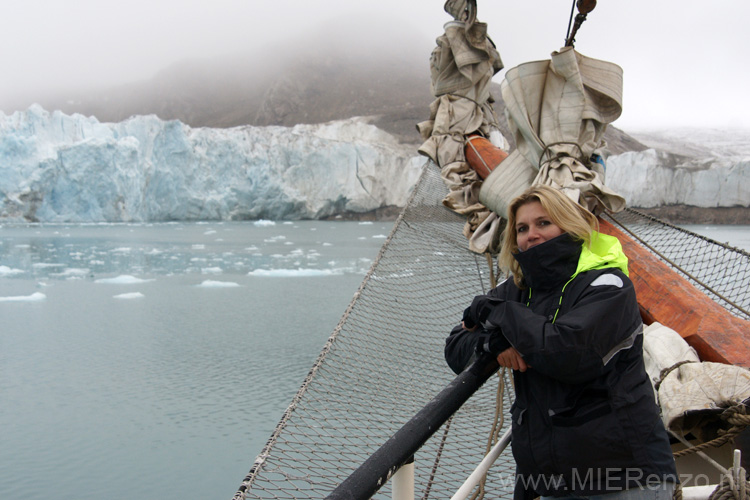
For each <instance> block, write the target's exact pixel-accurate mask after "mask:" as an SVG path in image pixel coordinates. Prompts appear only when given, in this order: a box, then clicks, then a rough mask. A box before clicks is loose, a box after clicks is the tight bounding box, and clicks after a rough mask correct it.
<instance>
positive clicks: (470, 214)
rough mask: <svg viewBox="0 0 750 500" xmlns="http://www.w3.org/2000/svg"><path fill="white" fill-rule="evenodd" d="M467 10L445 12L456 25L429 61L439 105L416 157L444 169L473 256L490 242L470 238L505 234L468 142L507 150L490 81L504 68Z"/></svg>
mask: <svg viewBox="0 0 750 500" xmlns="http://www.w3.org/2000/svg"><path fill="white" fill-rule="evenodd" d="M468 5H469V3H467V2H466V1H451V0H449V1H448V2H446V5H445V10H446V11H447V12H448V13H450V14H451V15H453V16H454V17H455V18H456V20H455V21H451V22H449V23H446V25H445V33H444V34H443V35H441V36H440V37H439V38H438V39H437V47H435V49H434V50H433V52H432V54H431V56H430V73H431V90H432V93H433V95H434V96H435V97H436V99H435V100H434V101H433V102H432V104H431V105H430V118H429V120H426V121H423V122H421V123H419V124H418V125H417V129H418V130H419V132H420V134H421V136H422V138H423V139H424V143H423V144H422V145H421V146H420V147H419V150H418V151H419V153H420V154H422V155H424V156H427V157H428V158H430V159H431V160H432V161H433V162H435V164H437V165H438V166H439V167H440V172H441V177H442V179H443V182H445V184H446V186H447V187H448V189H449V190H450V191H449V193H448V195H447V196H446V197H445V198H444V199H443V204H444V205H445V206H447V207H448V208H450V209H451V210H453V211H455V212H456V213H458V214H461V215H463V216H465V217H466V219H467V221H466V225H465V226H464V231H463V232H464V235H465V236H466V237H467V238H470V247H471V248H472V250H474V251H477V252H480V253H481V252H484V251H486V250H487V248H488V247H490V246H492V242H490V241H481V242H478V243H476V244H475V243H474V242H473V240H472V239H471V235H473V234H474V233H475V232H477V230H478V228H479V227H480V226H482V227H485V226H490V227H492V228H493V230H492V231H487V230H483V231H479V233H480V234H499V231H498V229H500V230H501V229H502V228H500V227H499V222H500V221H499V219H498V217H497V216H496V215H495V214H493V213H492V212H490V211H489V210H488V209H487V207H485V206H484V205H482V204H481V203H480V202H479V188H480V186H481V184H482V180H481V179H480V178H479V177H478V176H477V174H476V172H474V171H473V170H472V169H471V167H470V166H469V164H468V163H467V162H466V158H465V155H464V146H465V143H466V137H467V136H468V135H469V134H479V135H481V136H483V137H488V138H491V139H492V140H493V143H494V144H495V145H496V146H498V147H500V148H504V149H507V148H508V145H507V142H506V141H505V138H504V137H502V134H500V130H499V127H498V125H497V117H496V115H495V112H494V110H493V108H492V101H493V100H492V96H491V94H490V83H491V81H492V77H493V75H495V73H497V72H498V71H500V70H501V69H502V68H503V63H502V61H501V59H500V54H499V53H498V51H497V50H496V48H495V45H494V43H492V40H491V39H490V38H489V37H488V36H487V25H486V24H485V23H481V22H478V21H476V17H475V16H476V10H475V8H474V10H472V9H471V8H469V9H468V12H469V13H470V15H469V17H468V19H465V20H463V18H462V16H463V15H464V13H465V12H467V8H468ZM496 244H497V241H495V246H496Z"/></svg>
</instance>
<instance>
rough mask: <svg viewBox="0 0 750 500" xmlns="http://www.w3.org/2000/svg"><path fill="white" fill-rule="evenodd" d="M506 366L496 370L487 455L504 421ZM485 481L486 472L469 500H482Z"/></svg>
mask: <svg viewBox="0 0 750 500" xmlns="http://www.w3.org/2000/svg"><path fill="white" fill-rule="evenodd" d="M506 370H507V368H503V369H502V370H500V371H499V372H498V374H497V375H498V377H499V380H498V383H497V392H496V393H495V417H494V418H493V421H492V428H491V429H490V435H489V437H488V439H487V446H486V447H485V450H484V454H485V455H487V454H488V453H489V452H490V450H491V449H492V446H493V445H494V444H495V443H497V440H498V437H499V436H500V431H501V430H502V428H503V423H504V422H505V419H504V417H503V394H504V393H505V379H504V377H505V372H506ZM486 482H487V474H485V475H484V477H483V478H482V480H481V481H480V482H479V488H478V489H477V490H476V491H475V492H474V494H473V495H472V496H471V500H482V499H483V498H484V495H485V493H486V491H485V488H484V485H485V484H486Z"/></svg>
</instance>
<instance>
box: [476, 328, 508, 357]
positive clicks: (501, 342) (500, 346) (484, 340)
mask: <svg viewBox="0 0 750 500" xmlns="http://www.w3.org/2000/svg"><path fill="white" fill-rule="evenodd" d="M509 347H510V342H508V339H506V338H505V336H504V335H503V332H502V331H501V330H500V329H493V330H490V331H487V330H481V331H480V332H479V333H478V334H477V345H476V351H477V352H488V353H490V354H493V355H498V354H500V353H501V352H503V351H504V350H506V349H507V348H509Z"/></svg>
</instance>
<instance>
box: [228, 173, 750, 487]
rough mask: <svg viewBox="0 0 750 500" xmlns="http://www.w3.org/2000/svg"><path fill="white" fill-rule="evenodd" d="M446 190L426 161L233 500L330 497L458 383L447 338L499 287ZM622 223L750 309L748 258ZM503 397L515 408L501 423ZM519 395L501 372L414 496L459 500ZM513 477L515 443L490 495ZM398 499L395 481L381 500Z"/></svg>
mask: <svg viewBox="0 0 750 500" xmlns="http://www.w3.org/2000/svg"><path fill="white" fill-rule="evenodd" d="M446 193H447V189H446V187H445V185H444V183H443V181H442V179H441V178H440V173H439V170H438V169H437V167H436V166H435V165H434V164H432V163H427V164H426V165H425V168H424V171H423V173H422V177H421V179H420V181H419V182H418V184H417V186H416V187H415V190H414V193H413V195H412V198H411V199H410V202H409V204H408V205H407V207H406V208H405V209H404V211H403V212H402V213H401V215H400V216H399V219H398V220H397V221H396V223H395V225H394V228H393V231H392V232H391V234H390V236H389V237H388V239H387V240H386V242H385V244H384V245H383V247H382V248H381V250H380V253H379V255H378V257H377V258H376V260H375V262H374V263H373V266H372V268H371V270H370V272H369V273H368V274H367V276H366V277H365V279H364V281H363V282H362V284H361V285H360V288H359V290H358V291H357V293H356V294H355V296H354V298H353V299H352V302H351V303H350V305H349V307H348V308H347V310H346V312H345V313H344V315H343V317H342V319H341V321H340V322H339V324H338V326H337V327H336V329H335V330H334V332H333V333H332V335H331V336H330V338H329V339H328V341H327V342H326V344H325V345H324V347H323V349H322V351H321V353H320V355H319V357H318V359H317V360H316V362H315V363H314V365H313V367H312V368H311V370H310V372H309V374H308V376H307V378H306V379H305V381H304V382H303V384H302V386H301V387H300V389H299V391H298V392H297V394H296V395H295V397H294V398H293V400H292V402H291V404H290V405H289V407H288V408H287V410H286V412H285V413H284V415H283V416H282V418H281V420H280V422H279V423H278V425H277V427H276V429H275V431H274V432H273V434H272V435H271V437H270V439H269V440H268V442H267V444H266V446H265V447H264V449H263V450H262V451H261V453H260V455H258V458H257V459H256V460H255V463H254V464H253V466H252V468H251V470H250V472H249V474H248V476H247V477H246V478H245V480H244V481H243V482H242V484H241V486H240V488H239V490H238V492H237V493H236V495H235V497H234V498H235V499H238V500H239V499H252V498H261V499H276V498H283V499H303V498H315V499H319V498H323V497H325V496H327V495H328V494H329V493H330V492H331V491H333V489H334V488H335V487H336V486H337V485H338V484H339V483H341V482H342V481H343V480H344V479H345V478H347V477H348V476H349V475H350V474H351V473H352V472H353V471H354V470H355V469H356V468H358V467H359V466H360V465H361V464H362V463H363V462H364V461H365V460H366V459H367V457H369V456H370V455H371V454H372V453H373V452H374V451H375V450H377V449H378V448H379V447H380V446H381V445H382V444H383V443H385V442H386V441H387V440H388V439H389V438H390V437H391V436H392V435H393V434H394V433H395V432H396V431H397V430H398V429H399V428H400V427H401V426H402V425H403V424H404V423H406V422H407V421H408V420H409V419H410V418H411V417H412V416H413V415H414V414H415V413H417V412H418V411H419V410H420V409H421V408H422V407H423V406H424V405H425V404H427V403H428V402H429V401H430V400H431V399H432V398H433V397H434V396H435V395H436V394H437V393H438V392H439V391H440V390H441V389H443V388H444V387H445V386H446V385H447V384H448V383H449V382H450V381H451V380H453V378H454V374H453V372H452V371H451V370H450V369H449V368H448V366H447V365H446V363H445V360H444V358H443V347H444V345H445V338H446V337H447V335H448V333H449V332H450V330H451V328H452V327H453V326H455V325H456V323H457V322H458V321H459V319H460V317H461V314H462V312H463V309H464V308H465V307H466V306H467V305H468V304H469V303H470V301H471V299H472V298H473V297H474V296H475V295H478V294H481V293H485V292H487V291H488V290H489V288H491V284H490V276H491V269H490V266H489V265H488V261H487V258H486V257H485V256H483V255H478V254H476V253H473V252H471V251H469V250H468V245H467V241H466V238H465V237H464V235H463V234H462V230H463V226H464V224H465V218H464V217H462V216H460V215H457V214H455V213H454V212H452V211H450V210H448V209H447V208H444V207H443V205H442V199H443V197H444V196H445V194H446ZM616 222H618V223H624V224H627V225H628V226H629V227H630V226H637V230H638V232H637V234H638V235H639V236H640V237H642V238H644V239H645V240H647V241H648V242H649V243H650V244H652V245H654V246H655V248H658V249H659V251H660V252H661V253H663V254H665V255H666V256H668V258H670V259H671V260H673V261H674V260H676V261H680V262H682V263H683V264H687V265H688V267H689V269H691V273H693V274H695V275H697V276H700V279H701V280H706V281H708V282H710V283H711V285H712V286H714V287H717V289H719V290H721V291H722V292H721V293H726V294H728V295H729V297H731V298H730V300H732V301H733V302H735V303H738V304H740V306H741V307H743V308H744V309H745V310H747V309H748V306H749V305H750V304H749V303H750V292H749V291H748V290H750V286H749V285H750V283H749V282H750V275H749V274H748V273H750V265H749V264H750V262H749V260H750V255H748V254H747V253H744V252H741V251H738V250H735V249H731V248H729V247H726V246H725V245H720V244H716V243H715V242H712V241H711V240H708V239H706V238H703V237H701V236H698V235H695V234H693V233H689V232H687V231H684V230H681V229H679V228H676V227H674V226H669V225H665V224H663V223H660V222H659V221H658V220H656V219H652V218H650V217H647V216H643V215H641V214H638V213H637V212H632V211H629V212H627V213H626V214H625V215H622V216H618V217H617V220H616ZM696 247H701V248H696ZM703 255H707V257H703ZM716 260H720V262H722V263H723V264H720V265H718V266H717V265H716V264H715V261H716ZM730 262H731V265H730ZM699 263H700V264H699ZM717 268H718V269H717ZM733 312H734V313H735V314H742V313H741V312H739V313H738V311H737V310H736V308H735V310H734V311H733ZM498 394H499V396H498ZM498 397H499V399H500V400H501V401H502V404H503V406H504V408H505V409H503V408H500V411H499V412H498V415H497V417H496V408H497V406H498V405H496V399H497V398H498ZM512 398H513V392H512V381H511V380H510V375H509V374H508V373H507V372H505V371H501V372H499V375H495V376H493V377H492V378H491V379H490V381H488V382H487V383H486V384H485V385H484V386H483V387H482V388H481V389H480V390H479V391H478V392H477V393H476V394H475V395H474V396H473V397H472V398H471V399H470V400H469V401H468V402H467V403H466V404H464V405H463V407H462V408H461V409H460V410H459V411H458V412H457V413H456V414H455V415H454V416H453V417H452V418H451V419H450V420H449V421H448V422H447V423H446V424H445V425H443V427H442V428H441V429H439V430H438V431H437V432H436V433H435V434H434V435H433V436H432V438H430V440H428V441H427V443H426V444H425V445H424V446H423V447H422V449H421V450H420V451H419V452H418V453H417V454H416V455H415V457H414V463H415V497H416V498H421V499H423V500H426V499H429V498H450V497H451V496H452V495H453V494H454V493H455V492H456V490H457V489H458V488H459V487H460V486H461V484H462V483H463V482H464V481H465V480H466V478H467V477H468V476H469V474H471V472H472V470H473V469H474V467H476V465H477V464H479V462H481V460H482V458H483V457H484V454H485V453H486V452H487V451H488V450H489V447H490V446H491V445H492V444H494V443H491V442H490V441H491V440H492V438H491V436H495V437H496V436H498V435H501V434H502V433H503V432H504V431H505V430H506V428H507V426H508V425H509V422H508V421H505V420H504V419H503V416H504V414H505V413H507V409H508V408H510V404H511V402H512ZM514 470H515V464H514V462H513V458H512V455H511V452H510V447H507V448H506V450H505V451H504V452H503V454H502V455H501V457H500V458H499V460H498V461H497V462H496V463H495V465H494V466H493V467H492V469H491V470H490V472H489V473H488V475H487V480H486V483H485V491H487V492H488V494H489V496H490V497H492V498H511V497H512V494H513V487H514V476H513V473H514ZM390 497H391V487H390V482H389V483H387V484H386V485H385V486H383V487H382V488H381V489H380V491H379V492H378V493H377V494H376V495H375V496H374V497H373V498H383V499H385V498H390Z"/></svg>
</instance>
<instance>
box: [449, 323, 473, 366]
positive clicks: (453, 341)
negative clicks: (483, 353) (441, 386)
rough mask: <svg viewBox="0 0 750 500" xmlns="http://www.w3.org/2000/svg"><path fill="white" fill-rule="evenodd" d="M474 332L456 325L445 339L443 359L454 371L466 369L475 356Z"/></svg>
mask: <svg viewBox="0 0 750 500" xmlns="http://www.w3.org/2000/svg"><path fill="white" fill-rule="evenodd" d="M476 345H477V337H476V332H470V331H469V330H467V329H466V328H464V327H463V326H461V325H456V326H455V327H453V330H451V333H450V335H449V336H448V338H447V339H445V350H444V351H443V352H444V354H445V361H446V362H447V363H448V366H450V368H451V370H453V372H454V373H456V374H459V373H461V372H462V371H464V369H466V367H467V366H469V364H471V362H472V361H474V358H475V356H476V349H475V347H476Z"/></svg>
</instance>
